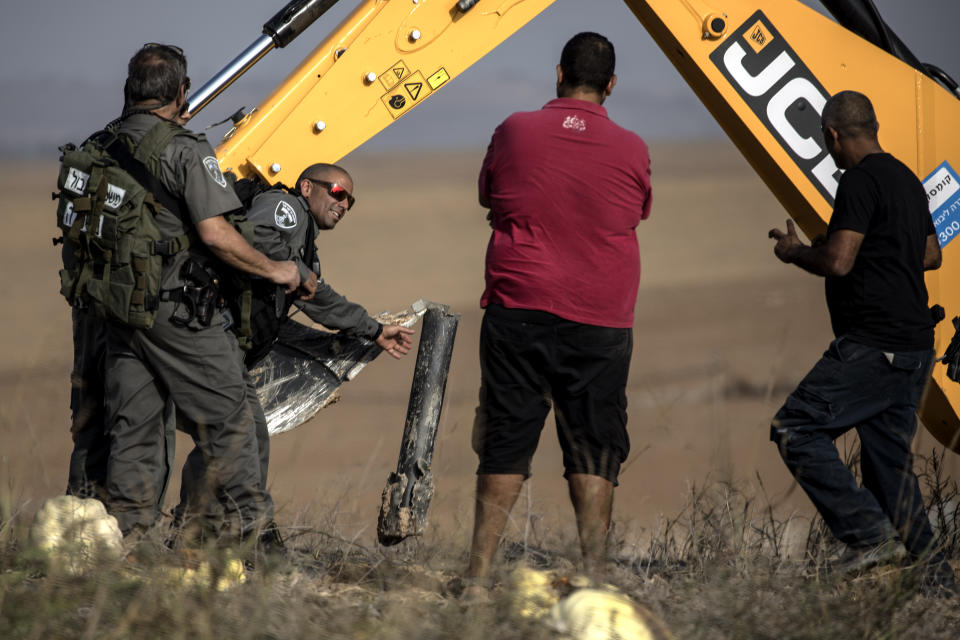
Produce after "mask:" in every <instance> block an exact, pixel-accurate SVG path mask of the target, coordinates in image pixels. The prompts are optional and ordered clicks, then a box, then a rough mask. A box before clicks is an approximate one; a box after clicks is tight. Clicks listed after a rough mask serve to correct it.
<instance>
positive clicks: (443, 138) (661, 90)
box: [0, 0, 960, 159]
mask: <svg viewBox="0 0 960 640" xmlns="http://www.w3.org/2000/svg"><path fill="white" fill-rule="evenodd" d="M803 1H804V3H805V4H807V5H809V6H812V7H813V8H815V9H817V10H818V11H820V12H821V13H825V11H824V9H823V8H822V6H821V5H820V3H819V2H818V0H803ZM284 3H285V2H284V0H275V1H272V2H270V3H269V6H266V5H265V4H264V3H246V4H243V5H242V6H238V3H235V2H228V1H227V0H207V1H206V2H203V3H196V4H194V3H190V2H188V1H187V0H167V2H165V3H163V5H162V10H158V8H157V7H158V6H160V5H156V4H155V3H149V4H148V3H147V2H145V1H144V0H127V1H125V2H124V1H121V0H100V1H99V2H97V3H96V4H95V5H93V6H88V7H84V8H83V10H78V5H76V4H75V3H71V2H67V0H37V1H36V2H33V3H17V4H15V5H13V6H11V7H9V8H8V9H7V10H6V11H5V13H6V19H5V20H4V21H3V23H2V25H0V56H2V57H0V59H2V60H3V62H2V63H0V81H2V82H3V86H4V88H5V90H4V92H3V93H2V95H0V109H2V112H3V113H4V118H3V120H2V121H0V159H14V158H18V159H26V158H44V157H49V158H55V157H56V155H57V152H56V149H57V146H59V145H61V144H63V143H64V142H67V141H71V140H72V141H75V142H79V141H80V140H82V139H83V138H84V137H86V135H88V134H89V133H90V132H92V131H94V130H96V129H97V128H99V127H101V126H103V125H104V124H105V123H106V122H108V121H110V120H111V119H113V118H114V117H116V116H117V115H119V111H120V107H121V101H122V98H121V95H122V87H123V81H124V78H125V76H126V62H127V60H128V59H129V56H130V55H131V54H132V53H133V52H134V51H135V50H136V49H137V48H138V47H139V46H140V45H141V44H142V43H143V42H148V41H158V42H170V43H175V44H177V45H179V46H181V47H183V49H184V50H185V51H186V53H187V57H188V62H189V67H190V68H189V73H190V76H191V78H192V80H193V85H194V87H195V88H196V87H199V86H200V85H202V84H203V83H204V82H205V81H206V80H207V79H209V78H210V77H212V76H213V75H214V74H215V73H216V72H217V71H219V70H220V68H222V67H223V66H224V65H225V64H226V63H228V62H229V61H230V60H231V59H232V58H233V57H234V56H235V55H237V54H238V53H239V52H240V51H242V50H243V49H244V48H246V47H247V46H248V45H249V44H250V43H251V42H253V40H254V39H256V38H257V37H258V36H259V35H260V31H261V27H262V24H263V22H265V21H266V20H267V19H268V18H269V17H270V16H271V15H273V13H275V12H276V11H277V10H278V9H279V8H280V7H282V6H283V4H284ZM875 4H876V5H877V6H878V8H879V10H880V13H881V15H882V16H883V17H884V19H885V21H886V22H887V23H888V24H889V25H890V27H891V28H892V29H893V30H894V32H896V33H897V35H898V36H899V37H900V38H901V39H902V40H903V41H904V43H906V45H907V46H908V47H909V48H911V49H912V50H913V52H914V53H915V54H916V55H917V56H918V57H919V58H920V59H921V60H922V61H924V62H931V63H933V64H936V65H938V66H939V67H941V68H943V69H945V70H946V71H947V72H948V73H949V74H950V75H952V76H953V77H954V78H960V40H958V39H957V38H956V36H955V34H954V33H953V32H954V30H955V29H956V25H957V24H960V2H955V1H954V0H917V1H915V2H911V3H904V2H900V1H898V0H875ZM356 5H357V0H342V1H341V2H340V3H339V4H338V5H336V6H335V7H334V8H333V9H331V10H330V11H329V12H328V13H327V14H326V15H324V16H323V17H322V18H321V19H320V20H319V21H318V23H316V24H314V25H312V26H311V27H310V28H309V29H308V30H307V31H306V32H305V33H304V34H303V35H302V36H301V37H300V38H299V39H297V40H295V41H294V42H293V43H291V44H290V45H289V46H287V47H286V48H284V49H279V50H275V51H273V52H271V53H270V54H268V55H267V56H266V57H265V58H264V59H263V60H262V61H261V62H260V63H258V64H257V65H256V66H255V67H253V69H251V70H250V71H249V72H248V73H247V74H246V75H245V76H244V77H242V78H240V79H239V80H238V81H237V82H236V83H234V85H233V86H231V87H230V88H229V89H228V90H227V91H226V92H225V93H224V94H222V95H221V96H219V97H218V98H217V99H216V100H215V101H214V102H213V103H211V104H210V105H209V106H208V107H207V108H206V109H205V110H204V111H203V112H201V113H200V114H199V115H198V116H197V117H196V118H195V120H194V121H192V122H191V128H192V129H194V130H198V131H201V130H204V129H206V128H207V127H208V126H209V125H210V124H211V123H213V122H216V121H218V120H222V119H224V118H226V117H227V116H228V115H230V114H231V113H233V112H234V111H235V110H236V109H238V108H240V107H246V109H247V110H249V109H251V108H253V107H255V106H256V105H258V104H260V102H262V101H263V100H264V99H265V98H266V97H267V95H269V93H270V92H271V91H272V90H273V89H274V88H275V86H276V85H277V84H278V83H279V82H281V81H282V80H283V78H285V77H286V76H287V75H288V74H289V72H290V71H291V70H292V69H294V68H295V67H296V65H297V64H298V63H299V62H300V60H302V59H303V58H304V57H306V56H307V55H308V54H309V53H310V52H311V51H312V50H313V48H314V47H315V46H316V44H317V43H318V42H319V41H320V40H322V39H323V37H324V36H325V34H326V33H328V32H329V31H331V30H332V29H333V28H334V27H335V26H336V25H337V24H339V23H340V22H341V21H342V20H343V19H344V18H345V17H346V16H347V15H348V14H349V13H350V12H351V11H352V10H353V9H354V7H355V6H356ZM584 30H593V31H598V32H600V33H603V34H604V35H606V36H607V37H608V38H610V40H611V41H612V42H613V43H614V45H615V47H616V50H617V75H618V77H619V82H618V84H617V88H616V90H615V91H614V94H613V95H612V96H611V98H610V99H609V100H608V101H607V102H606V104H605V106H606V107H607V109H608V111H609V113H610V116H611V118H613V119H614V120H615V121H616V122H618V123H619V124H620V125H622V126H624V127H626V128H628V129H631V130H633V131H636V132H637V133H638V134H640V135H641V136H643V137H644V138H645V139H647V140H648V141H665V140H680V141H682V140H711V139H717V140H719V139H726V136H725V135H724V133H723V131H722V130H721V128H720V127H719V126H718V125H717V124H716V122H715V121H714V120H713V118H712V117H711V116H710V114H709V113H708V112H707V110H706V109H705V108H704V107H703V105H702V104H701V103H700V101H699V100H698V99H697V98H696V96H695V95H694V93H693V92H692V91H691V90H690V88H689V87H688V86H687V85H686V83H685V82H684V81H683V79H682V78H681V77H680V75H679V73H678V72H677V71H676V70H675V69H674V68H673V66H672V65H671V64H670V62H669V61H668V60H667V58H666V56H665V55H664V54H663V53H662V52H661V51H660V49H659V48H658V47H657V45H656V44H655V43H654V41H653V40H652V38H651V37H650V36H649V35H648V34H647V33H646V31H645V30H644V29H643V27H642V25H641V24H640V23H639V22H638V21H637V20H636V18H635V17H634V16H633V14H632V13H631V12H630V10H629V8H628V7H627V6H626V5H625V4H623V3H622V2H620V1H619V0H608V1H603V2H596V1H591V2H586V1H582V0H579V1H578V0H557V2H555V3H554V5H552V6H551V7H549V8H548V9H547V10H545V11H544V12H543V13H542V14H541V15H540V16H538V17H537V18H535V19H534V20H532V21H531V22H530V23H529V24H528V25H527V26H525V27H524V28H523V29H521V30H520V31H518V32H517V33H516V34H515V35H514V36H513V37H511V38H510V39H508V40H507V41H506V42H505V43H503V44H502V45H501V46H500V47H498V48H497V49H495V50H494V51H493V52H491V53H490V54H488V55H487V56H485V57H484V58H482V59H481V60H479V61H477V63H475V64H474V65H473V66H472V67H471V68H470V69H468V70H467V71H466V72H464V73H463V74H461V75H460V76H459V77H458V78H455V79H454V80H453V81H452V82H451V83H450V84H451V85H452V87H450V88H446V89H445V90H443V91H439V92H438V93H437V94H436V95H434V96H431V98H430V100H427V101H426V102H425V103H424V104H423V105H421V106H419V107H417V108H416V109H414V110H413V111H411V112H410V113H409V114H407V115H405V116H404V117H403V120H402V124H401V125H400V126H391V127H388V128H387V129H385V130H384V131H383V132H381V133H380V134H379V135H377V136H376V137H375V138H373V139H372V140H370V141H368V142H367V143H365V144H364V145H363V146H362V147H361V148H362V149H363V150H364V151H391V150H403V149H409V148H417V149H463V148H470V147H479V148H485V146H486V143H487V141H488V140H489V136H490V133H491V132H492V131H493V128H494V127H496V125H497V124H499V122H500V121H502V120H503V118H505V117H506V116H507V115H509V114H510V113H512V112H513V111H518V110H531V109H537V108H539V107H540V106H542V105H543V104H544V103H545V102H547V101H548V100H549V99H551V98H552V97H553V92H554V77H553V73H554V72H553V68H554V65H555V64H556V60H557V59H558V58H559V52H560V49H561V47H562V46H563V43H564V42H565V41H566V40H567V39H568V38H569V37H570V35H572V34H573V33H576V32H578V31H584ZM51 45H52V46H51ZM490 87H497V89H498V90H497V91H491V90H490ZM503 96H509V97H508V98H506V99H505V98H504V97H503ZM427 127H429V128H430V131H431V135H430V136H429V137H428V136H423V135H422V134H421V132H422V131H423V130H424V129H425V128H427ZM226 130H227V125H221V126H219V127H216V128H213V129H211V130H209V131H207V135H208V137H209V138H210V141H211V143H212V144H214V145H216V144H217V143H218V142H219V140H220V138H221V137H222V135H223V134H224V133H225V132H226Z"/></svg>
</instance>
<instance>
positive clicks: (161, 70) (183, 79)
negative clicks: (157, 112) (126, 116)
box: [124, 43, 189, 106]
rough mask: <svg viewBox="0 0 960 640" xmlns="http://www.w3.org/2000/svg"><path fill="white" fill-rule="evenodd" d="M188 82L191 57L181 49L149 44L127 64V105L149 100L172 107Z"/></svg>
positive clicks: (125, 93) (125, 89)
mask: <svg viewBox="0 0 960 640" xmlns="http://www.w3.org/2000/svg"><path fill="white" fill-rule="evenodd" d="M188 82H189V80H188V79H187V58H186V56H184V55H183V52H182V51H181V50H180V49H179V48H178V47H174V46H171V45H166V44H153V43H151V44H145V45H143V47H141V49H140V50H139V51H137V52H136V53H135V54H133V57H132V58H130V62H129V64H128V65H127V83H126V85H125V87H124V95H125V97H126V102H127V106H130V105H132V104H136V103H138V102H146V101H148V100H156V101H158V102H160V104H161V105H165V104H169V103H170V102H173V101H174V100H175V99H176V98H177V93H178V92H179V91H180V87H181V85H184V84H187V83H188Z"/></svg>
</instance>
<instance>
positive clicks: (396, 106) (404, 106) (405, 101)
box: [380, 71, 440, 118]
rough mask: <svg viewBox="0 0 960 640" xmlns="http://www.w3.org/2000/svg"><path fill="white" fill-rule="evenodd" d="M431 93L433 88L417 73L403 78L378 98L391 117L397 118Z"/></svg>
mask: <svg viewBox="0 0 960 640" xmlns="http://www.w3.org/2000/svg"><path fill="white" fill-rule="evenodd" d="M431 77H433V76H431ZM437 86H440V85H437ZM431 93H433V88H432V87H431V86H430V84H429V83H428V82H427V81H426V80H424V78H423V74H422V73H421V72H419V71H417V72H416V73H412V74H409V75H407V76H405V77H404V78H403V79H402V80H401V81H400V82H398V83H397V84H396V85H395V86H394V87H393V88H391V89H390V90H389V91H387V92H386V93H385V94H383V95H382V96H380V101H381V102H383V104H384V106H386V107H387V110H388V111H389V112H390V115H391V116H393V117H394V118H399V117H400V116H402V115H403V114H405V113H406V112H407V111H409V110H410V109H412V108H413V107H415V106H416V105H417V104H419V103H420V102H421V101H422V100H423V99H424V98H426V97H427V96H428V95H430V94H431Z"/></svg>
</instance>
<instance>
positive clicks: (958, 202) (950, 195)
mask: <svg viewBox="0 0 960 640" xmlns="http://www.w3.org/2000/svg"><path fill="white" fill-rule="evenodd" d="M923 190H924V191H926V192H927V203H928V204H929V205H930V215H931V216H932V217H933V226H934V228H935V229H936V230H937V240H939V241H940V247H945V246H947V245H948V244H950V242H951V241H952V240H953V239H954V238H956V237H957V236H958V235H960V179H958V178H957V172H956V171H954V170H953V167H951V166H950V165H949V163H947V162H944V163H943V164H941V165H940V166H939V167H937V168H936V169H934V170H933V173H931V174H930V175H929V176H927V178H926V179H925V180H924V181H923Z"/></svg>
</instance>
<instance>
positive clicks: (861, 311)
mask: <svg viewBox="0 0 960 640" xmlns="http://www.w3.org/2000/svg"><path fill="white" fill-rule="evenodd" d="M840 229H849V230H851V231H856V232H859V233H862V234H864V238H863V243H862V244H861V245H860V251H859V253H858V254H857V259H856V261H855V262H854V264H853V268H852V269H851V270H850V273H848V274H847V275H845V276H843V277H828V278H827V279H826V290H827V308H828V309H829V310H830V321H831V323H832V324H833V332H834V334H835V335H836V336H837V337H840V336H847V337H849V338H851V339H853V340H856V341H857V342H862V343H863V344H867V345H870V346H873V347H877V348H880V349H884V350H887V351H920V350H923V349H931V348H933V326H934V322H933V320H932V318H931V315H930V310H929V309H928V308H927V287H926V285H925V284H924V282H923V256H924V252H925V250H926V244H927V236H928V235H930V234H933V233H935V231H934V227H933V220H932V219H931V217H930V212H929V211H928V208H927V198H926V195H925V194H924V191H923V185H921V184H920V181H919V180H917V177H916V176H915V175H914V174H913V172H912V171H911V170H910V169H909V168H908V167H907V166H906V165H904V164H903V163H902V162H900V161H899V160H897V159H896V158H894V157H893V156H891V155H890V154H887V153H874V154H871V155H869V156H867V157H865V158H864V159H863V160H862V161H861V162H860V164H858V165H857V166H855V167H853V168H852V169H849V170H848V171H846V172H845V173H844V174H843V177H842V178H841V179H840V186H839V188H838V189H837V198H836V203H835V204H834V209H833V216H832V217H831V219H830V226H829V228H828V230H827V233H828V234H829V233H832V232H834V231H838V230H840Z"/></svg>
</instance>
